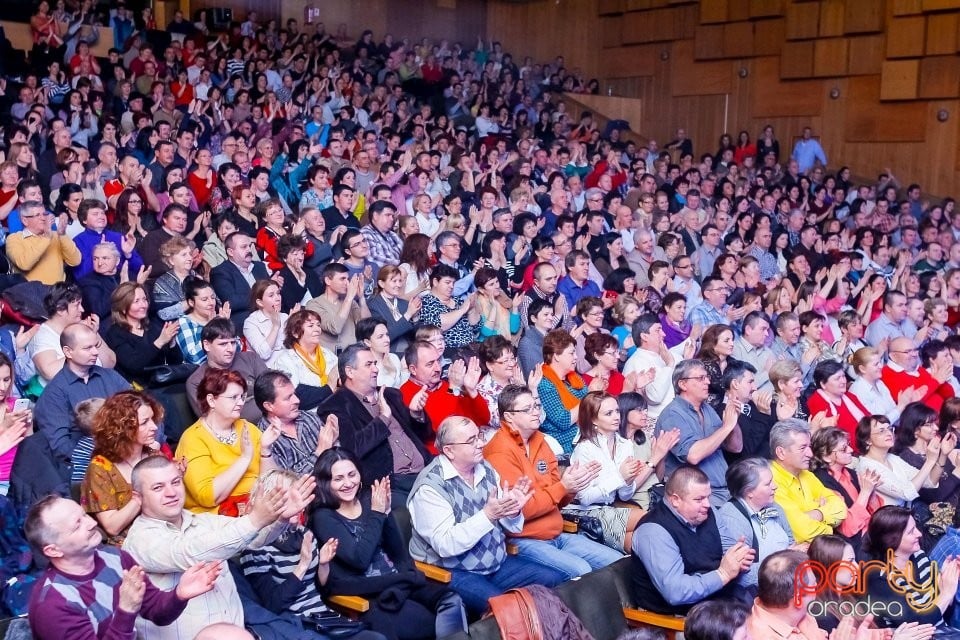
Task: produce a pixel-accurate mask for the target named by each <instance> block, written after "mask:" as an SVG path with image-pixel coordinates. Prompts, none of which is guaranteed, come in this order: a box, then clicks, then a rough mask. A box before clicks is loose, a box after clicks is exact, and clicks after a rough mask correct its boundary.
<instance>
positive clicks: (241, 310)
mask: <svg viewBox="0 0 960 640" xmlns="http://www.w3.org/2000/svg"><path fill="white" fill-rule="evenodd" d="M253 277H254V278H255V279H256V280H266V279H268V278H269V277H270V274H269V273H267V266H266V265H265V264H263V263H262V262H254V263H253ZM210 284H211V285H213V290H214V291H215V292H216V294H217V297H218V298H220V301H221V302H229V303H230V319H231V320H232V321H233V324H234V326H235V327H236V328H237V331H243V321H244V320H246V319H247V316H249V315H250V312H251V311H253V309H251V308H250V285H249V284H247V280H246V278H244V277H243V274H242V273H240V269H238V268H237V265H235V264H233V263H232V262H230V261H229V260H224V261H223V262H222V263H221V264H218V265H217V266H215V267H214V268H213V269H212V270H211V271H210Z"/></svg>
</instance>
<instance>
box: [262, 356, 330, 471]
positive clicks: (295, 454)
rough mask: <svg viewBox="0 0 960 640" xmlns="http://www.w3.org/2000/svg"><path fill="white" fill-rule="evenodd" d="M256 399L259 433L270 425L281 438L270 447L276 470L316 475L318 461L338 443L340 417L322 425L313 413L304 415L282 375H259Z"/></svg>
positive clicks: (285, 375) (287, 377)
mask: <svg viewBox="0 0 960 640" xmlns="http://www.w3.org/2000/svg"><path fill="white" fill-rule="evenodd" d="M253 399H254V401H255V402H256V403H257V407H259V408H260V412H261V413H263V419H262V420H261V421H260V424H258V425H257V426H258V427H259V428H260V430H261V431H263V430H264V429H266V428H268V427H269V426H271V425H276V427H277V428H278V429H279V430H280V437H279V438H277V440H276V441H275V442H274V443H273V444H272V445H271V446H270V453H271V454H272V455H273V463H274V464H275V465H277V468H279V469H288V470H290V471H293V472H294V473H296V474H297V475H303V474H309V473H313V467H314V465H315V464H316V462H317V457H318V456H319V455H320V454H321V453H323V452H324V451H326V450H327V449H329V448H330V447H332V446H334V445H335V444H336V443H337V438H338V437H339V435H340V427H339V424H338V422H337V416H335V415H331V416H328V417H327V419H326V421H325V422H321V421H320V418H318V417H317V414H316V413H314V412H313V411H301V410H300V398H298V397H297V390H296V388H295V387H294V386H293V383H292V382H290V376H288V375H287V374H285V373H284V372H282V371H266V372H265V373H262V374H260V376H258V377H257V381H256V382H255V383H254V384H253Z"/></svg>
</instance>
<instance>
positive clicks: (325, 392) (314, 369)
mask: <svg viewBox="0 0 960 640" xmlns="http://www.w3.org/2000/svg"><path fill="white" fill-rule="evenodd" d="M320 332H321V329H320V316H319V315H317V313H316V312H315V311H310V310H309V309H301V310H300V311H297V312H296V313H294V314H291V315H290V317H289V318H287V327H286V330H285V331H284V336H283V346H284V349H283V351H281V352H280V353H278V354H277V355H276V357H275V358H274V360H273V368H274V369H277V370H278V371H283V372H284V373H286V374H287V375H288V376H290V381H291V382H292V383H293V386H294V387H296V389H297V397H299V398H300V409H301V410H302V411H309V410H310V409H314V408H316V407H317V405H319V404H320V403H321V402H323V401H324V400H326V399H327V398H328V397H330V396H331V395H332V394H333V392H334V391H335V390H336V388H337V380H338V379H337V357H336V356H335V355H334V354H333V353H331V352H330V351H328V350H327V349H325V348H323V347H322V346H320Z"/></svg>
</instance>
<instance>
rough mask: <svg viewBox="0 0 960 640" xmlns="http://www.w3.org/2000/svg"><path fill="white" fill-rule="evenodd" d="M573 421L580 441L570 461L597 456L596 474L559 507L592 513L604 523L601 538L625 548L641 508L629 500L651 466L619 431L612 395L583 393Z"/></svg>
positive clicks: (650, 472) (585, 461)
mask: <svg viewBox="0 0 960 640" xmlns="http://www.w3.org/2000/svg"><path fill="white" fill-rule="evenodd" d="M577 424H578V425H579V427H580V441H579V442H578V443H577V446H576V447H575V448H574V450H573V455H572V456H571V457H570V464H571V465H573V464H581V465H583V464H588V463H590V462H599V463H600V465H601V469H600V474H599V475H598V476H597V477H596V478H595V479H594V480H593V481H592V482H591V483H590V484H589V485H588V486H587V487H586V488H584V489H582V490H580V491H579V492H577V495H576V497H575V498H574V503H573V504H571V505H570V506H568V507H565V508H564V512H569V513H572V514H574V515H585V516H593V517H595V518H597V519H599V520H600V523H601V526H602V528H603V543H604V544H605V545H607V546H608V547H612V548H614V549H616V550H617V551H624V552H626V553H629V552H630V549H631V544H632V542H633V531H634V530H635V529H636V528H637V524H638V523H639V522H640V518H642V517H643V515H644V511H643V509H641V508H640V507H639V506H637V505H635V504H632V503H629V502H628V501H629V500H630V499H631V498H633V495H634V494H635V493H636V492H637V486H638V485H641V484H643V483H644V482H645V481H646V480H647V478H649V477H650V476H651V475H653V472H654V468H653V467H651V466H648V465H647V464H645V463H644V462H643V461H641V460H637V459H636V458H635V457H634V455H633V453H634V450H633V443H632V442H630V441H629V440H626V439H625V438H623V437H622V436H621V435H620V433H619V427H620V408H619V407H618V406H617V399H616V398H614V397H613V396H611V395H608V394H606V393H603V392H602V391H592V392H590V393H588V394H587V395H586V396H585V397H584V398H583V400H582V402H581V403H580V407H579V411H578V416H577Z"/></svg>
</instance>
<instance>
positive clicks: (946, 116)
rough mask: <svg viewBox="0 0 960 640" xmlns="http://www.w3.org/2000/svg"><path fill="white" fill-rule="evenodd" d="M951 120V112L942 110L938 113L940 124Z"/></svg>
mask: <svg viewBox="0 0 960 640" xmlns="http://www.w3.org/2000/svg"><path fill="white" fill-rule="evenodd" d="M949 118H950V112H949V111H947V110H946V109H940V111H937V120H938V121H939V122H946V121H947V119H949Z"/></svg>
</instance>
